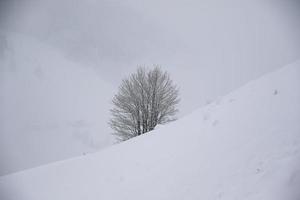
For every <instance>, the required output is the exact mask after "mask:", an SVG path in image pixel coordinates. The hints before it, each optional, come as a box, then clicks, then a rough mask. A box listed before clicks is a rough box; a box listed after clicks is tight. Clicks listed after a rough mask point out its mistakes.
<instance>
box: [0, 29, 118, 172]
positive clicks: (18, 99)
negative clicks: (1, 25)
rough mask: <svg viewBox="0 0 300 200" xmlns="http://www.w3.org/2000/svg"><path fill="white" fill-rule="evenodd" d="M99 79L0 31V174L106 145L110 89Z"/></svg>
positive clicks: (20, 37)
mask: <svg viewBox="0 0 300 200" xmlns="http://www.w3.org/2000/svg"><path fill="white" fill-rule="evenodd" d="M99 77H100V75H98V74H97V73H96V72H95V71H94V70H92V69H91V68H88V67H87V66H80V65H78V64H76V63H74V62H71V61H69V60H68V59H67V58H65V57H64V56H63V54H62V53H61V52H60V51H59V50H57V49H55V48H52V47H49V46H47V45H45V44H44V43H41V42H40V41H37V40H35V39H33V38H31V37H26V36H24V35H21V34H13V33H5V32H0V110H1V112H0V160H1V165H0V175H3V174H6V173H10V172H15V171H17V170H23V169H25V168H32V167H35V166H37V165H41V164H46V163H49V162H53V161H57V160H62V159H67V158H70V157H72V156H79V155H82V154H83V153H88V152H93V151H95V150H97V149H99V148H102V147H104V146H107V145H109V144H111V141H110V129H109V127H108V125H107V121H108V120H107V118H108V108H109V102H110V98H111V96H112V92H113V91H112V89H111V87H110V85H108V84H107V83H106V82H104V81H102V80H101V79H100V78H99Z"/></svg>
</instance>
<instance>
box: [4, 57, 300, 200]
mask: <svg viewBox="0 0 300 200" xmlns="http://www.w3.org/2000/svg"><path fill="white" fill-rule="evenodd" d="M299 87H300V61H297V62H295V63H293V64H290V65H288V66H286V67H284V68H281V69H280V70H278V71H275V72H273V73H270V74H267V75H265V76H263V77H261V78H259V79H257V80H255V81H252V82H249V83H248V84H247V85H245V86H243V87H241V88H240V89H238V90H236V91H234V92H232V93H230V94H228V95H226V96H224V97H222V98H219V99H217V100H216V101H214V102H212V103H210V104H208V105H207V106H205V107H203V108H200V109H198V110H196V111H194V112H193V113H192V114H190V115H187V116H185V117H183V118H182V119H180V120H178V121H176V122H174V123H171V124H168V125H166V126H161V127H159V129H157V130H154V131H152V132H150V133H148V134H144V135H142V136H139V137H136V138H133V139H131V140H129V141H126V142H123V143H121V144H118V145H114V146H112V147H110V148H107V149H105V150H102V151H101V152H98V153H94V154H89V155H85V156H81V157H78V158H73V159H69V160H66V161H60V162H56V163H52V164H49V165H45V166H42V167H37V168H33V169H29V170H25V171H22V172H18V173H15V174H12V175H7V176H3V177H1V178H0V199H8V200H40V199H43V200H53V199H55V200H66V199H72V200H77V199H78V200H79V199H89V200H99V199H125V200H126V199H128V200H129V199H131V200H133V199H143V200H147V199H149V200H153V199H160V200H176V199H178V200H182V199H189V200H193V199H195V200H196V199H197V200H198V199H206V200H216V199H221V200H232V199H245V200H259V199H272V200H277V199H278V200H279V199H280V200H282V199H285V200H298V199H299V197H300V192H299V190H298V188H299V187H300V168H299V164H300V163H299V162H300V151H299V150H300V137H299V134H300V123H299V120H300V104H299V102H300V88H299ZM199 92H200V91H199Z"/></svg>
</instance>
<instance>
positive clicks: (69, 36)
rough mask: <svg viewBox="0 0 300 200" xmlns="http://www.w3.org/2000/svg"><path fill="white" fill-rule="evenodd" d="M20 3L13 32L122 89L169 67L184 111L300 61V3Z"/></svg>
mask: <svg viewBox="0 0 300 200" xmlns="http://www.w3.org/2000/svg"><path fill="white" fill-rule="evenodd" d="M14 2H15V3H14V5H13V4H12V3H11V4H8V5H9V6H5V8H6V9H5V10H6V12H4V13H10V14H6V15H5V17H3V18H2V21H3V22H4V24H6V26H8V27H10V29H11V30H16V31H18V32H22V33H26V34H28V35H31V36H34V37H36V38H39V39H40V40H42V41H45V42H47V43H49V44H51V45H54V46H56V47H57V48H59V49H61V50H62V51H63V52H64V54H65V55H66V56H67V57H69V58H70V59H73V60H75V61H78V62H82V63H84V66H92V67H94V68H95V69H96V71H97V73H99V74H100V75H101V76H102V78H103V79H105V80H107V81H108V82H111V83H112V84H113V85H114V86H115V87H116V86H117V85H118V84H119V83H120V79H122V78H123V77H124V75H126V74H128V73H129V72H132V71H133V70H134V69H135V68H136V66H137V65H152V64H160V65H162V67H163V68H165V69H167V70H169V71H170V73H171V74H172V76H173V78H174V80H175V81H176V82H177V83H178V85H179V86H180V87H181V93H182V110H183V113H188V112H189V111H191V110H193V109H194V108H196V107H199V106H201V105H203V104H205V102H206V101H209V100H213V99H215V98H216V97H218V96H222V95H224V94H226V93H227V92H229V91H231V90H233V89H234V88H237V87H239V86H240V85H242V84H244V83H245V82H247V81H249V80H251V79H254V78H256V77H258V76H261V75H262V74H264V73H266V72H268V71H272V70H274V69H276V68H279V67H281V66H283V65H285V64H287V63H290V62H292V61H294V60H296V59H297V58H299V56H300V45H299V43H300V37H299V35H300V25H299V24H300V22H299V12H298V11H299V8H300V6H299V3H297V1H296V0H273V1H272V0H259V1H258V0H254V1H238V0H229V1H222V0H221V1H215V0H212V1H211V0H201V1H199V0H197V1H196V0H187V1H171V0H166V1H160V0H152V1H137V0H126V1H108V0H86V1H79V0H51V1H50V0H49V1H46V0H43V1H35V0H27V1H26V0H24V1H18V0H15V1H14ZM2 7H3V8H4V6H2ZM8 10H9V11H8ZM12 13H13V14H12ZM3 15H4V14H3ZM3 27H5V26H4V25H3Z"/></svg>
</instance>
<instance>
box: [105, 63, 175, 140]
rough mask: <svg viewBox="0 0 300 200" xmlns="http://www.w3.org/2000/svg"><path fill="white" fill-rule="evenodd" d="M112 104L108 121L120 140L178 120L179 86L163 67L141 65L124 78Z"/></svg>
mask: <svg viewBox="0 0 300 200" xmlns="http://www.w3.org/2000/svg"><path fill="white" fill-rule="evenodd" d="M112 103H113V106H114V107H113V109H111V114H112V118H111V120H110V122H109V124H110V126H111V128H112V129H113V130H114V132H113V134H114V135H115V136H116V137H117V139H118V140H120V141H124V140H128V139H130V138H132V137H135V136H138V135H141V134H143V133H146V132H148V131H151V130H153V129H154V127H155V126H156V125H157V124H165V123H167V122H170V121H173V120H175V119H176V117H175V115H176V113H177V112H178V109H177V105H178V103H179V97H178V87H177V86H176V85H175V84H174V83H173V81H172V80H171V79H170V76H169V74H168V73H167V72H163V71H162V70H161V68H160V67H158V66H155V68H153V69H151V70H147V69H146V68H143V67H139V68H138V69H137V72H136V73H134V74H131V75H130V76H129V77H128V78H127V79H124V80H123V81H122V84H121V86H120V87H119V92H118V94H116V95H115V96H114V98H113V100H112Z"/></svg>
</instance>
